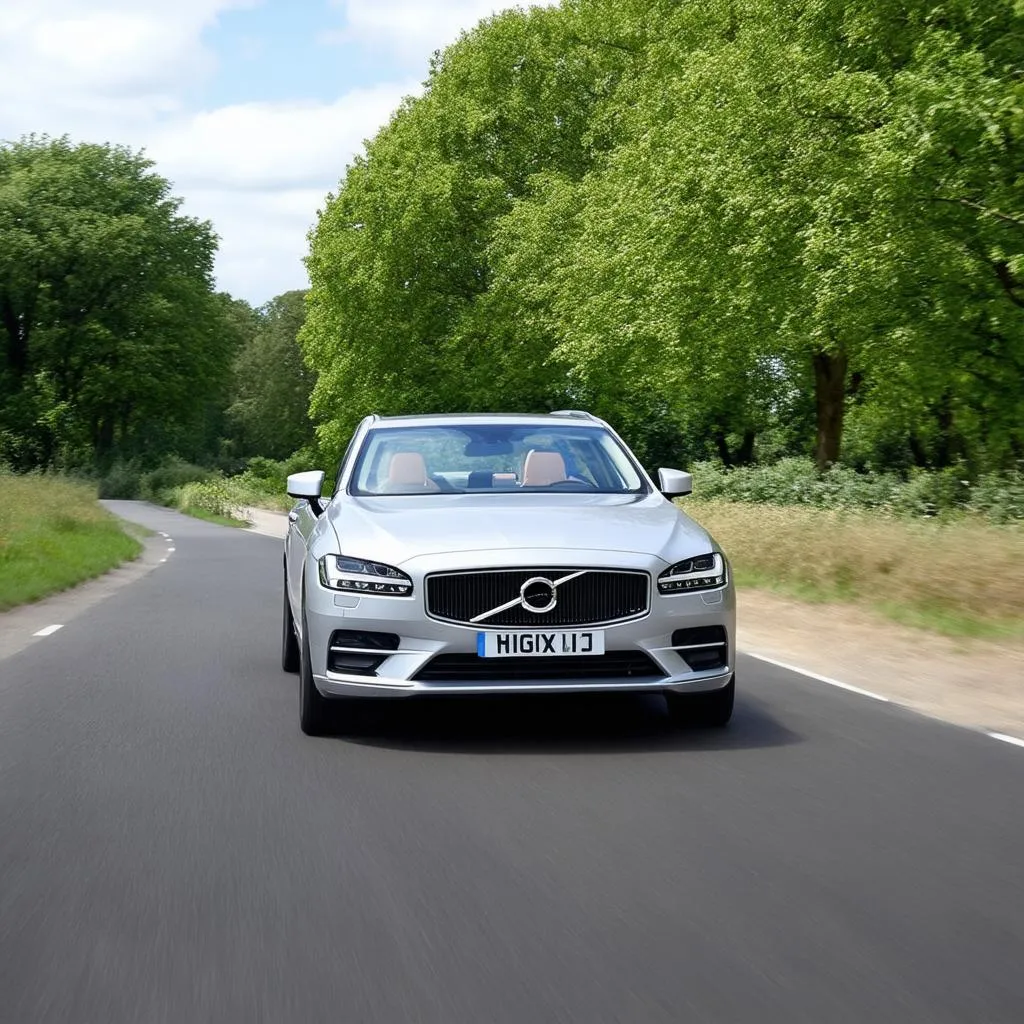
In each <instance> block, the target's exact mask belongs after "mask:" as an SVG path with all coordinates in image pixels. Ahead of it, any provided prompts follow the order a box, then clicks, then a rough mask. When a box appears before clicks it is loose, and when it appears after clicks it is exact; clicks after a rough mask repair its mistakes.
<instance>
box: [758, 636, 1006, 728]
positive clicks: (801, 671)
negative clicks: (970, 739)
mask: <svg viewBox="0 0 1024 1024" xmlns="http://www.w3.org/2000/svg"><path fill="white" fill-rule="evenodd" d="M743 653H744V654H746V655H747V656H748V657H751V658H757V660H758V661H766V662H767V663H768V664H769V665H776V666H778V667H779V668H784V669H786V670H787V671H789V672H795V673H796V674H797V675H801V676H807V678H808V679H817V680H818V682H819V683H828V685H829V686H837V687H839V689H840V690H849V691H850V693H859V694H860V695H861V696H862V697H870V698H871V699H872V700H879V701H881V702H882V703H883V704H892V703H893V701H892V700H890V698H888V697H883V696H882V695H881V694H880V693H872V692H871V691H870V690H862V689H861V688H860V687H859V686H851V685H850V684H849V683H843V682H840V681H839V680H838V679H832V678H831V677H830V676H822V675H818V673H817V672H808V671H807V669H805V668H800V667H799V666H798V665H790V664H788V663H787V662H785V661H776V660H775V658H766V657H765V656H764V655H763V654H754V653H753V652H752V651H744V652H743ZM901 706H902V705H901ZM908 710H910V711H913V710H914V708H908ZM918 714H925V713H924V712H920V711H919V712H918ZM925 717H926V718H930V717H932V716H931V715H927V714H925ZM938 721H945V719H938ZM965 728H968V729H969V728H970V726H966V727H965ZM981 731H982V732H983V733H984V734H985V735H986V736H988V737H990V738H991V739H994V740H1000V741H1001V742H1002V743H1012V744H1013V745H1014V746H1015V747H1024V739H1021V738H1020V737H1018V736H1007V735H1006V733H1004V732H991V731H990V730H988V729H983V730H981Z"/></svg>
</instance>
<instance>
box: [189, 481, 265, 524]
mask: <svg viewBox="0 0 1024 1024" xmlns="http://www.w3.org/2000/svg"><path fill="white" fill-rule="evenodd" d="M231 484H232V481H230V480H205V481H197V482H193V483H187V484H183V485H182V486H181V487H178V488H175V489H174V491H173V492H171V493H172V495H173V498H174V501H173V504H174V505H175V506H176V507H177V508H178V509H180V510H181V511H182V512H195V511H200V512H208V513H210V514H211V515H215V516H222V517H223V518H225V519H237V520H238V521H240V522H244V521H245V518H246V517H245V507H246V506H247V505H248V504H249V502H248V501H245V500H244V492H241V493H240V492H239V490H238V488H237V487H232V486H231Z"/></svg>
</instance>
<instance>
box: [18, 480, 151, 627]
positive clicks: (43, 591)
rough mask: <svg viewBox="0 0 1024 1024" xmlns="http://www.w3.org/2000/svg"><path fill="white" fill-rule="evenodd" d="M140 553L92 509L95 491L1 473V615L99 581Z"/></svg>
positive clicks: (116, 526)
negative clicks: (11, 609)
mask: <svg viewBox="0 0 1024 1024" xmlns="http://www.w3.org/2000/svg"><path fill="white" fill-rule="evenodd" d="M141 550H142V545H141V544H140V543H139V542H138V541H137V540H136V539H135V538H134V537H130V536H128V534H126V533H125V532H124V530H123V529H122V528H121V525H120V523H119V522H118V520H117V519H115V518H114V517H113V516H112V515H110V513H108V512H107V511H106V510H105V509H103V508H102V507H100V505H98V504H97V502H96V489H95V488H94V487H92V486H90V485H88V484H82V483H77V482H73V481H69V480H64V479H61V478H60V477H55V476H14V475H11V474H9V473H2V472H0V611H6V610H7V609H9V608H14V607H15V606H16V605H19V604H25V603H26V602H28V601H37V600H39V599H40V598H42V597H46V596H47V595H48V594H52V593H55V592H56V591H58V590H66V589H67V588H68V587H73V586H74V585H75V584H76V583H81V582H83V581H84V580H88V579H92V578H93V577H95V576H101V575H102V574H103V573H105V572H107V570H109V569H113V568H114V567H115V566H117V565H120V564H121V563H122V562H125V561H127V560H128V559H131V558H135V557H137V556H138V554H139V552H140V551H141Z"/></svg>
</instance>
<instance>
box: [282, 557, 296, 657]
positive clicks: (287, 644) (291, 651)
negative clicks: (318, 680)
mask: <svg viewBox="0 0 1024 1024" xmlns="http://www.w3.org/2000/svg"><path fill="white" fill-rule="evenodd" d="M300 660H301V659H300V656H299V638H298V637H297V636H296V635H295V618H294V616H293V615H292V605H291V602H290V601H289V600H288V575H287V572H286V573H285V579H284V610H283V612H282V614H281V668H282V669H284V671H285V672H298V671H299V661H300Z"/></svg>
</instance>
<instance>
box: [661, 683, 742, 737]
mask: <svg viewBox="0 0 1024 1024" xmlns="http://www.w3.org/2000/svg"><path fill="white" fill-rule="evenodd" d="M735 699H736V676H735V674H734V675H733V676H732V678H731V679H730V680H729V682H728V683H726V685H725V686H723V687H722V688H721V689H720V690H708V691H707V692H706V693H677V692H675V691H674V690H666V691H665V703H666V705H667V706H668V714H669V718H671V719H672V722H673V724H675V725H696V726H702V727H704V728H715V729H721V728H722V727H723V726H726V725H728V724H729V719H730V718H732V708H733V702H734V701H735Z"/></svg>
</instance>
